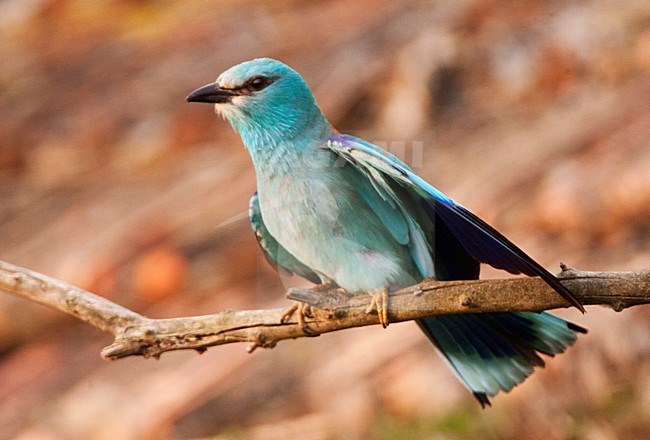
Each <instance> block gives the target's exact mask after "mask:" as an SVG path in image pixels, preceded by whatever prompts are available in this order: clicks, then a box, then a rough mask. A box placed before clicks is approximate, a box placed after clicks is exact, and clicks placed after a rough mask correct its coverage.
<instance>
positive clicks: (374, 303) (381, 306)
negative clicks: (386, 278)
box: [366, 289, 390, 328]
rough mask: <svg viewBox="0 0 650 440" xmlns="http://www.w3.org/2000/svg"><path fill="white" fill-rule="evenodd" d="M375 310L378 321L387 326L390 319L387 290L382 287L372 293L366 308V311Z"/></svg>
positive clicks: (384, 326)
mask: <svg viewBox="0 0 650 440" xmlns="http://www.w3.org/2000/svg"><path fill="white" fill-rule="evenodd" d="M374 310H376V311H377V317H378V318H379V323H380V324H381V326H382V327H383V328H386V327H388V324H390V320H389V319H388V290H387V289H383V290H380V291H378V292H375V293H373V294H372V298H371V299H370V305H369V306H368V308H367V309H366V313H372V312H373V311H374Z"/></svg>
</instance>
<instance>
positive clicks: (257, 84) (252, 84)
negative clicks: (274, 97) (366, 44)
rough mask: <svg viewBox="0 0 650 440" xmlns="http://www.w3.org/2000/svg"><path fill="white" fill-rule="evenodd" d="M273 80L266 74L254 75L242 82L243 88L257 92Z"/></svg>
mask: <svg viewBox="0 0 650 440" xmlns="http://www.w3.org/2000/svg"><path fill="white" fill-rule="evenodd" d="M273 81H274V79H273V78H268V77H266V76H256V77H254V78H251V79H250V80H248V81H246V84H244V88H246V89H248V90H250V91H252V92H258V91H260V90H263V89H265V88H267V87H268V86H269V85H271V84H272V83H273Z"/></svg>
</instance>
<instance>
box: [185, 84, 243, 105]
mask: <svg viewBox="0 0 650 440" xmlns="http://www.w3.org/2000/svg"><path fill="white" fill-rule="evenodd" d="M233 96H237V93H236V92H234V91H233V90H228V89H223V88H221V86H220V85H219V83H216V82H215V83H212V84H208V85H207V86H203V87H200V88H198V89H196V90H195V91H193V92H192V93H190V94H189V95H187V98H185V100H186V101H187V102H208V103H212V104H221V103H224V102H230V100H231V99H232V97H233Z"/></svg>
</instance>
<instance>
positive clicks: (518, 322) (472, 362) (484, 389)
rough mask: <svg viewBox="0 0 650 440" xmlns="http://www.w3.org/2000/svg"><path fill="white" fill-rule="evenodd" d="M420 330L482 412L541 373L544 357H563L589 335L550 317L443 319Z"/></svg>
mask: <svg viewBox="0 0 650 440" xmlns="http://www.w3.org/2000/svg"><path fill="white" fill-rule="evenodd" d="M418 325H419V326H420V328H421V329H422V331H424V333H425V334H426V335H427V336H428V337H429V339H430V340H431V342H433V344H434V345H435V346H436V347H437V348H438V349H439V350H440V352H441V353H442V354H443V357H444V359H445V360H446V361H447V363H448V364H449V366H450V367H451V369H452V370H453V371H454V373H456V375H457V376H458V377H459V378H460V380H461V381H462V382H463V383H464V384H465V386H466V387H467V388H469V389H470V390H471V391H472V392H473V393H474V396H475V397H476V398H477V399H478V401H479V403H480V404H481V406H483V407H485V405H490V400H489V398H488V397H491V396H494V395H496V394H497V393H498V392H499V391H505V392H508V391H510V390H511V389H512V388H513V387H515V386H516V385H517V384H519V383H521V382H523V381H524V380H525V379H526V377H528V376H529V375H530V374H531V373H532V372H533V368H534V367H536V366H541V367H543V366H544V360H543V359H542V358H541V357H540V355H539V354H540V353H543V354H546V355H548V356H554V355H555V354H557V353H562V352H563V351H564V350H565V349H566V348H567V347H569V346H570V345H572V344H573V343H574V342H575V340H576V338H577V333H586V332H587V330H586V329H584V328H582V327H580V326H578V325H575V324H573V323H571V322H568V321H565V320H564V319H562V318H559V317H557V316H555V315H552V314H550V313H547V312H543V313H533V312H516V313H506V312H504V313H481V314H466V315H441V316H436V317H432V318H426V319H422V320H419V321H418Z"/></svg>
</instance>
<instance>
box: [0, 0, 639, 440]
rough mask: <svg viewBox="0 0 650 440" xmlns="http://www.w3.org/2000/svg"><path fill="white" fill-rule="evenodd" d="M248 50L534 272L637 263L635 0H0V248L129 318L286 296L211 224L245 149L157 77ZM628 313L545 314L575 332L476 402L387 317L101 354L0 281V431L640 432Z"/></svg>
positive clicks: (174, 82) (236, 58)
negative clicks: (285, 334)
mask: <svg viewBox="0 0 650 440" xmlns="http://www.w3.org/2000/svg"><path fill="white" fill-rule="evenodd" d="M259 56H270V57H274V58H279V59H281V60H283V61H285V62H286V63H288V64H290V65H291V66H293V67H294V68H296V69H297V70H298V71H299V72H301V73H302V74H303V76H304V78H305V79H306V81H307V82H308V83H309V84H310V86H311V87H312V89H313V91H314V93H315V95H316V97H317V99H318V101H319V103H320V104H321V107H322V109H323V111H324V112H325V114H326V115H327V116H328V118H329V119H330V120H331V121H332V123H333V124H334V125H335V126H337V127H338V128H339V129H341V130H347V131H352V132H354V133H361V134H362V135H364V137H368V138H370V139H372V140H375V141H377V140H384V141H388V142H391V141H395V140H397V141H405V142H406V145H407V146H410V145H424V151H423V155H422V162H421V164H415V165H416V166H418V167H417V171H418V172H419V173H420V174H421V175H422V176H423V177H424V178H426V179H427V180H429V181H430V182H432V183H434V184H435V185H436V186H437V187H438V188H439V189H441V190H443V191H445V192H446V193H447V194H449V195H451V196H452V197H454V198H456V199H457V200H459V201H461V202H462V203H463V204H464V205H465V206H467V207H469V208H471V209H472V210H473V211H475V212H476V213H477V214H479V215H480V216H482V217H483V218H484V219H486V220H487V221H489V222H491V223H492V224H494V225H495V226H496V227H497V228H499V229H500V230H501V231H502V232H504V233H505V234H506V235H507V236H509V237H511V238H512V239H513V240H514V241H515V242H516V243H518V244H519V245H521V246H522V247H523V248H524V249H526V250H527V251H529V252H530V253H531V255H532V256H533V257H534V258H536V259H537V260H538V261H540V262H541V263H542V264H543V265H545V266H546V267H548V268H550V269H551V270H553V271H555V272H557V271H558V270H559V262H560V261H564V262H565V263H567V264H569V265H571V266H575V267H578V268H581V269H589V270H626V269H638V268H648V267H649V266H650V253H649V252H648V249H649V246H650V220H649V219H650V106H649V105H648V103H649V102H650V76H649V73H648V72H649V71H650V5H649V4H648V3H647V1H644V0H639V1H637V0H630V1H625V2H619V1H597V0H593V1H577V2H564V1H560V0H557V1H519V2H511V1H505V0H504V1H480V0H473V1H472V0H460V1H454V2H435V1H426V2H425V1H403V2H394V1H389V0H379V1H377V0H373V1H369V0H357V1H354V2H352V1H342V0H330V1H322V2H304V1H289V0H286V1H285V0H282V1H273V2H264V1H259V2H253V1H219V2H216V1H206V0H192V1H184V2H174V1H144V0H141V1H135V0H133V1H117V0H114V1H108V0H105V1H92V2H74V1H68V0H33V1H23V0H3V1H0V66H1V67H0V108H1V113H0V200H1V203H2V204H1V208H0V259H2V260H5V261H8V262H11V263H14V264H17V265H21V266H25V267H28V268H30V269H33V270H36V271H40V272H43V273H45V274H48V275H51V276H54V277H58V278H60V279H63V280H66V281H68V282H70V283H73V284H76V285H78V286H80V287H83V288H85V289H89V290H91V291H93V292H96V293H98V294H101V295H104V296H106V297H108V298H110V299H111V300H114V301H116V302H118V303H120V304H123V305H125V306H127V307H130V308H132V309H134V310H136V311H138V312H140V313H143V314H145V315H147V316H151V317H172V316H186V315H196V314H205V313H212V312H216V311H219V310H222V309H228V308H242V309H243V308H264V307H279V306H282V305H288V302H287V301H286V300H284V298H283V294H284V290H285V287H286V286H287V285H289V284H290V283H293V282H294V281H292V280H280V279H279V277H278V276H277V275H276V274H275V273H274V272H273V271H272V270H271V269H270V268H269V267H268V266H267V265H266V263H265V262H264V261H263V259H262V258H261V257H260V255H259V252H258V250H257V246H256V243H255V240H254V238H253V235H252V233H251V231H250V227H249V225H248V223H247V221H246V220H237V221H234V222H230V223H228V224H226V225H224V226H219V225H221V224H222V223H224V222H225V221H227V220H228V219H231V218H233V217H234V216H237V215H238V214H240V213H242V212H244V211H245V210H246V209H247V204H248V199H249V197H250V195H251V193H252V192H253V191H254V187H255V183H254V173H253V169H252V166H251V164H250V162H249V159H248V156H247V153H246V151H245V150H244V148H243V147H242V146H241V143H240V140H239V138H238V137H237V135H236V134H235V133H234V132H233V131H232V130H231V129H230V127H229V126H227V125H226V123H224V122H223V121H221V120H219V119H218V118H217V117H216V116H215V115H214V113H213V111H212V109H211V108H210V107H209V106H201V105H190V104H187V103H185V101H184V98H185V96H186V94H187V93H188V92H190V91H191V90H193V89H194V88H196V87H198V86H201V85H203V84H206V83H208V82H211V81H213V80H214V79H215V78H216V76H217V75H218V74H219V73H220V72H221V71H223V70H225V69H226V68H228V67H230V66H231V65H234V64H236V63H239V62H241V61H244V60H248V59H251V58H254V57H259ZM420 165H421V166H420ZM485 272H486V274H487V275H489V276H495V275H498V276H504V274H502V273H497V272H495V271H485ZM649 310H650V309H648V307H637V308H635V309H632V310H629V311H625V312H623V313H620V314H617V313H615V312H613V311H610V310H605V309H601V308H596V307H590V308H589V312H588V314H587V315H585V316H580V315H579V314H578V313H576V312H574V311H571V310H567V311H562V312H560V313H561V314H562V315H563V316H565V317H569V318H571V319H573V320H575V321H576V322H578V323H580V324H581V325H584V326H587V327H589V328H590V329H591V332H590V333H589V335H587V336H585V337H581V338H580V341H579V343H578V344H577V345H576V346H575V347H574V348H572V349H571V350H569V351H568V352H567V353H566V354H564V355H562V356H559V357H558V358H557V359H554V360H553V361H551V362H549V363H548V366H547V368H546V369H545V370H539V371H538V372H537V373H536V374H535V375H534V376H533V377H532V378H531V379H530V380H528V381H527V382H526V383H525V384H524V385H522V386H520V387H518V388H517V389H516V390H515V391H513V392H511V393H510V394H507V395H502V396H499V397H497V398H495V399H494V401H493V404H494V406H493V408H491V409H487V410H484V411H482V410H480V408H479V405H477V404H476V402H475V401H474V400H473V399H472V397H471V395H470V394H469V393H468V392H466V391H465V390H464V389H463V388H462V386H461V385H460V384H459V383H458V381H457V380H456V379H455V378H454V377H453V376H452V374H451V373H450V372H449V371H448V370H447V368H446V366H445V365H444V364H443V363H442V362H441V360H440V359H439V358H438V357H437V356H436V355H435V353H434V350H433V348H432V347H431V346H430V344H429V343H428V342H427V341H426V339H425V338H424V337H423V335H422V334H420V333H419V331H418V330H417V328H416V327H415V325H413V324H408V323H407V324H396V325H392V326H390V328H389V329H388V330H386V331H383V330H381V329H380V328H379V327H372V328H365V329H357V330H349V331H344V332H337V333H335V334H329V335H324V336H321V337H319V338H315V339H301V340H296V341H287V342H282V343H281V344H279V346H278V347H276V348H275V349H273V350H257V351H256V352H255V353H253V354H252V355H249V354H246V352H245V347H244V346H243V345H232V346H225V347H218V348H213V349H211V350H209V351H208V352H207V353H205V354H204V355H202V356H198V355H196V354H195V353H194V352H178V353H170V354H165V355H163V356H162V358H161V359H160V360H159V361H155V360H144V359H141V358H129V359H124V360H120V361H118V362H113V363H107V362H105V361H103V360H101V359H100V357H99V351H100V350H101V348H102V347H103V346H105V345H107V344H109V343H110V342H111V340H110V338H109V337H108V336H106V335H104V334H102V333H100V332H99V331H96V330H94V329H91V328H89V327H87V326H85V325H83V324H80V323H77V322H75V320H73V319H72V318H67V317H65V316H63V315H61V314H59V313H56V312H52V311H50V310H47V309H45V308H43V307H40V306H36V305H34V304H31V303H29V302H27V301H25V300H22V299H17V298H13V297H9V296H6V295H1V296H0V438H3V439H4V438H7V439H8V438H17V439H23V440H24V439H29V440H41V439H43V440H49V439H59V438H61V439H117V438H119V439H153V438H156V439H158V438H223V439H231V438H232V439H249V438H253V439H280V438H282V439H285V438H309V439H333V438H346V439H355V438H357V439H361V438H371V439H391V438H418V439H419V438H422V439H461V438H488V439H501V438H511V439H522V438H523V439H616V438H625V439H634V438H636V439H645V438H650V337H649V336H648V335H649V334H650V313H648V312H649Z"/></svg>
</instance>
